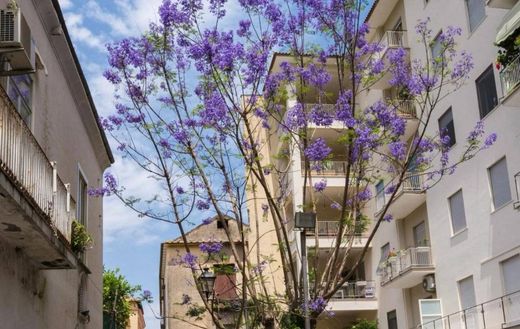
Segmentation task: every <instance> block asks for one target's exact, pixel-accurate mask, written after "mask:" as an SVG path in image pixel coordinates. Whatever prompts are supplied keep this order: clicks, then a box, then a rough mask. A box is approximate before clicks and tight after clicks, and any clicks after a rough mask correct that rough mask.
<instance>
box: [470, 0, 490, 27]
mask: <svg viewBox="0 0 520 329" xmlns="http://www.w3.org/2000/svg"><path fill="white" fill-rule="evenodd" d="M485 1H486V0H466V9H467V10H468V17H469V30H470V31H471V32H473V31H475V29H476V28H477V27H478V25H479V24H480V22H482V20H483V19H484V17H485V16H486V3H485Z"/></svg>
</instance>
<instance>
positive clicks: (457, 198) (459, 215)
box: [448, 190, 466, 234]
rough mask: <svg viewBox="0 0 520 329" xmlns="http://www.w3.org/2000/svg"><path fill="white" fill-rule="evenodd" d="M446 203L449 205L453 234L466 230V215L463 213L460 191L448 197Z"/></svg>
mask: <svg viewBox="0 0 520 329" xmlns="http://www.w3.org/2000/svg"><path fill="white" fill-rule="evenodd" d="M448 202H449V204H450V217H451V228H452V231H453V234H455V233H457V232H460V231H462V230H463V229H465V228H466V213H465V211H464V198H463V196H462V190H459V191H457V192H456V193H455V194H453V195H452V196H450V197H449V198H448Z"/></svg>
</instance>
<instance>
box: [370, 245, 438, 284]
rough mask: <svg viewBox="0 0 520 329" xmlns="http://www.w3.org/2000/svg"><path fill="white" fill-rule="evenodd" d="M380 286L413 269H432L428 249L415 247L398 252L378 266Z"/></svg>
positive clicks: (429, 250)
mask: <svg viewBox="0 0 520 329" xmlns="http://www.w3.org/2000/svg"><path fill="white" fill-rule="evenodd" d="M379 266H380V275H381V284H382V285H384V284H386V283H388V282H390V281H392V280H393V279H395V278H397V277H399V276H400V275H402V274H404V273H406V272H408V271H409V270H412V269H414V268H421V267H432V266H433V263H432V255H431V249H430V247H415V248H409V249H406V250H402V251H399V252H398V253H397V255H396V256H392V257H389V258H388V259H387V260H386V261H385V262H383V263H382V264H380V265H379Z"/></svg>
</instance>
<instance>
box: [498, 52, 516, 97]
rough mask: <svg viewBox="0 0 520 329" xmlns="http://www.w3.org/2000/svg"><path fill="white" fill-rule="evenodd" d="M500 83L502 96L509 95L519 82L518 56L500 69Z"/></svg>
mask: <svg viewBox="0 0 520 329" xmlns="http://www.w3.org/2000/svg"><path fill="white" fill-rule="evenodd" d="M500 83H501V84H502V90H503V92H504V96H507V95H509V93H510V92H511V91H513V89H515V87H516V86H518V84H519V83H520V56H519V57H517V58H516V59H514V60H513V61H512V62H511V63H509V64H507V66H506V67H504V68H503V69H502V71H500Z"/></svg>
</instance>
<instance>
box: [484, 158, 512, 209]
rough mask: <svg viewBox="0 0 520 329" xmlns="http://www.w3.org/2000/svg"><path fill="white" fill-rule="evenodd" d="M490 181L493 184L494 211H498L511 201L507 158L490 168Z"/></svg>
mask: <svg viewBox="0 0 520 329" xmlns="http://www.w3.org/2000/svg"><path fill="white" fill-rule="evenodd" d="M489 179H490V184H491V193H492V195H493V206H494V209H497V208H499V207H501V206H503V205H504V204H506V203H507V202H509V201H511V189H510V187H509V177H508V173H507V162H506V158H503V159H502V160H500V161H498V162H497V163H495V164H494V165H493V166H492V167H490V168H489Z"/></svg>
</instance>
